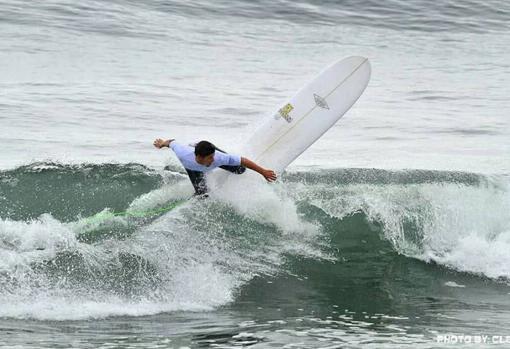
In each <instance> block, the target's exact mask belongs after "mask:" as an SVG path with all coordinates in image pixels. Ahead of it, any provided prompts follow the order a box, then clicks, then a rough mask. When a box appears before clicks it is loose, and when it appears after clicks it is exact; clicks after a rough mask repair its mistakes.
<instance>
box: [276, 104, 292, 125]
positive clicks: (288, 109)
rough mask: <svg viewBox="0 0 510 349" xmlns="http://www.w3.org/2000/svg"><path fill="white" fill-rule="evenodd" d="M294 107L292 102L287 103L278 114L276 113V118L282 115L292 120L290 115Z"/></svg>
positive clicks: (289, 120)
mask: <svg viewBox="0 0 510 349" xmlns="http://www.w3.org/2000/svg"><path fill="white" fill-rule="evenodd" d="M292 109H294V107H293V106H292V104H290V103H287V104H285V106H284V107H283V108H280V110H278V114H276V115H275V119H278V118H279V117H282V118H284V119H285V121H287V122H292V117H291V116H290V115H289V113H290V112H291V111H292Z"/></svg>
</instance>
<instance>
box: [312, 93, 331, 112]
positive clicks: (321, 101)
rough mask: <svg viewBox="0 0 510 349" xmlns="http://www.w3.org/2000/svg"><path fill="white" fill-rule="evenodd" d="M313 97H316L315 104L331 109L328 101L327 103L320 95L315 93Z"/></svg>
mask: <svg viewBox="0 0 510 349" xmlns="http://www.w3.org/2000/svg"><path fill="white" fill-rule="evenodd" d="M313 98H314V99H315V104H317V106H318V107H321V108H323V109H329V105H328V103H326V100H325V99H324V98H322V97H321V96H319V95H316V94H315V93H314V94H313Z"/></svg>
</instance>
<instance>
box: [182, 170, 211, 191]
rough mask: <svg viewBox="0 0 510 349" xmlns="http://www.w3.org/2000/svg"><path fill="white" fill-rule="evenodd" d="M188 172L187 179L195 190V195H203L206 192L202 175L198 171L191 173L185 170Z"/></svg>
mask: <svg viewBox="0 0 510 349" xmlns="http://www.w3.org/2000/svg"><path fill="white" fill-rule="evenodd" d="M185 170H186V172H188V176H189V179H190V181H191V184H193V187H194V188H195V195H203V194H205V193H206V192H207V185H206V184H205V178H204V173H203V172H200V171H192V170H188V169H187V168H186V169H185Z"/></svg>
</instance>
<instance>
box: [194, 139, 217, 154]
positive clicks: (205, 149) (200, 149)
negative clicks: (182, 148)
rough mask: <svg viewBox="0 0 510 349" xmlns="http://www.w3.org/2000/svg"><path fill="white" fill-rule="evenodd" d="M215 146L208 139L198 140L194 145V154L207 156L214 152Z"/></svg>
mask: <svg viewBox="0 0 510 349" xmlns="http://www.w3.org/2000/svg"><path fill="white" fill-rule="evenodd" d="M215 150H216V147H215V146H214V144H212V143H210V142H208V141H200V142H198V143H197V144H196V145H195V155H198V156H207V155H211V154H214V151H215Z"/></svg>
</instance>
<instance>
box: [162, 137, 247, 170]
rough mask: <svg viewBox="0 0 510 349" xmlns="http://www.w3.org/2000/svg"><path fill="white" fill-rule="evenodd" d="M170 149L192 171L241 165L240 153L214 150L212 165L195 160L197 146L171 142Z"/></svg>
mask: <svg viewBox="0 0 510 349" xmlns="http://www.w3.org/2000/svg"><path fill="white" fill-rule="evenodd" d="M170 149H172V150H173V151H174V153H175V155H177V158H178V159H179V161H180V162H181V164H182V166H184V168H186V169H188V170H191V171H199V172H209V171H211V170H213V169H215V168H216V167H219V166H225V165H226V166H240V165H241V157H240V156H239V155H232V154H225V153H222V152H220V151H219V150H216V151H215V152H214V161H213V162H212V164H211V165H210V166H204V165H200V164H199V163H198V162H197V161H196V160H195V148H194V147H192V146H190V145H184V144H180V143H177V142H176V141H172V142H170Z"/></svg>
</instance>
